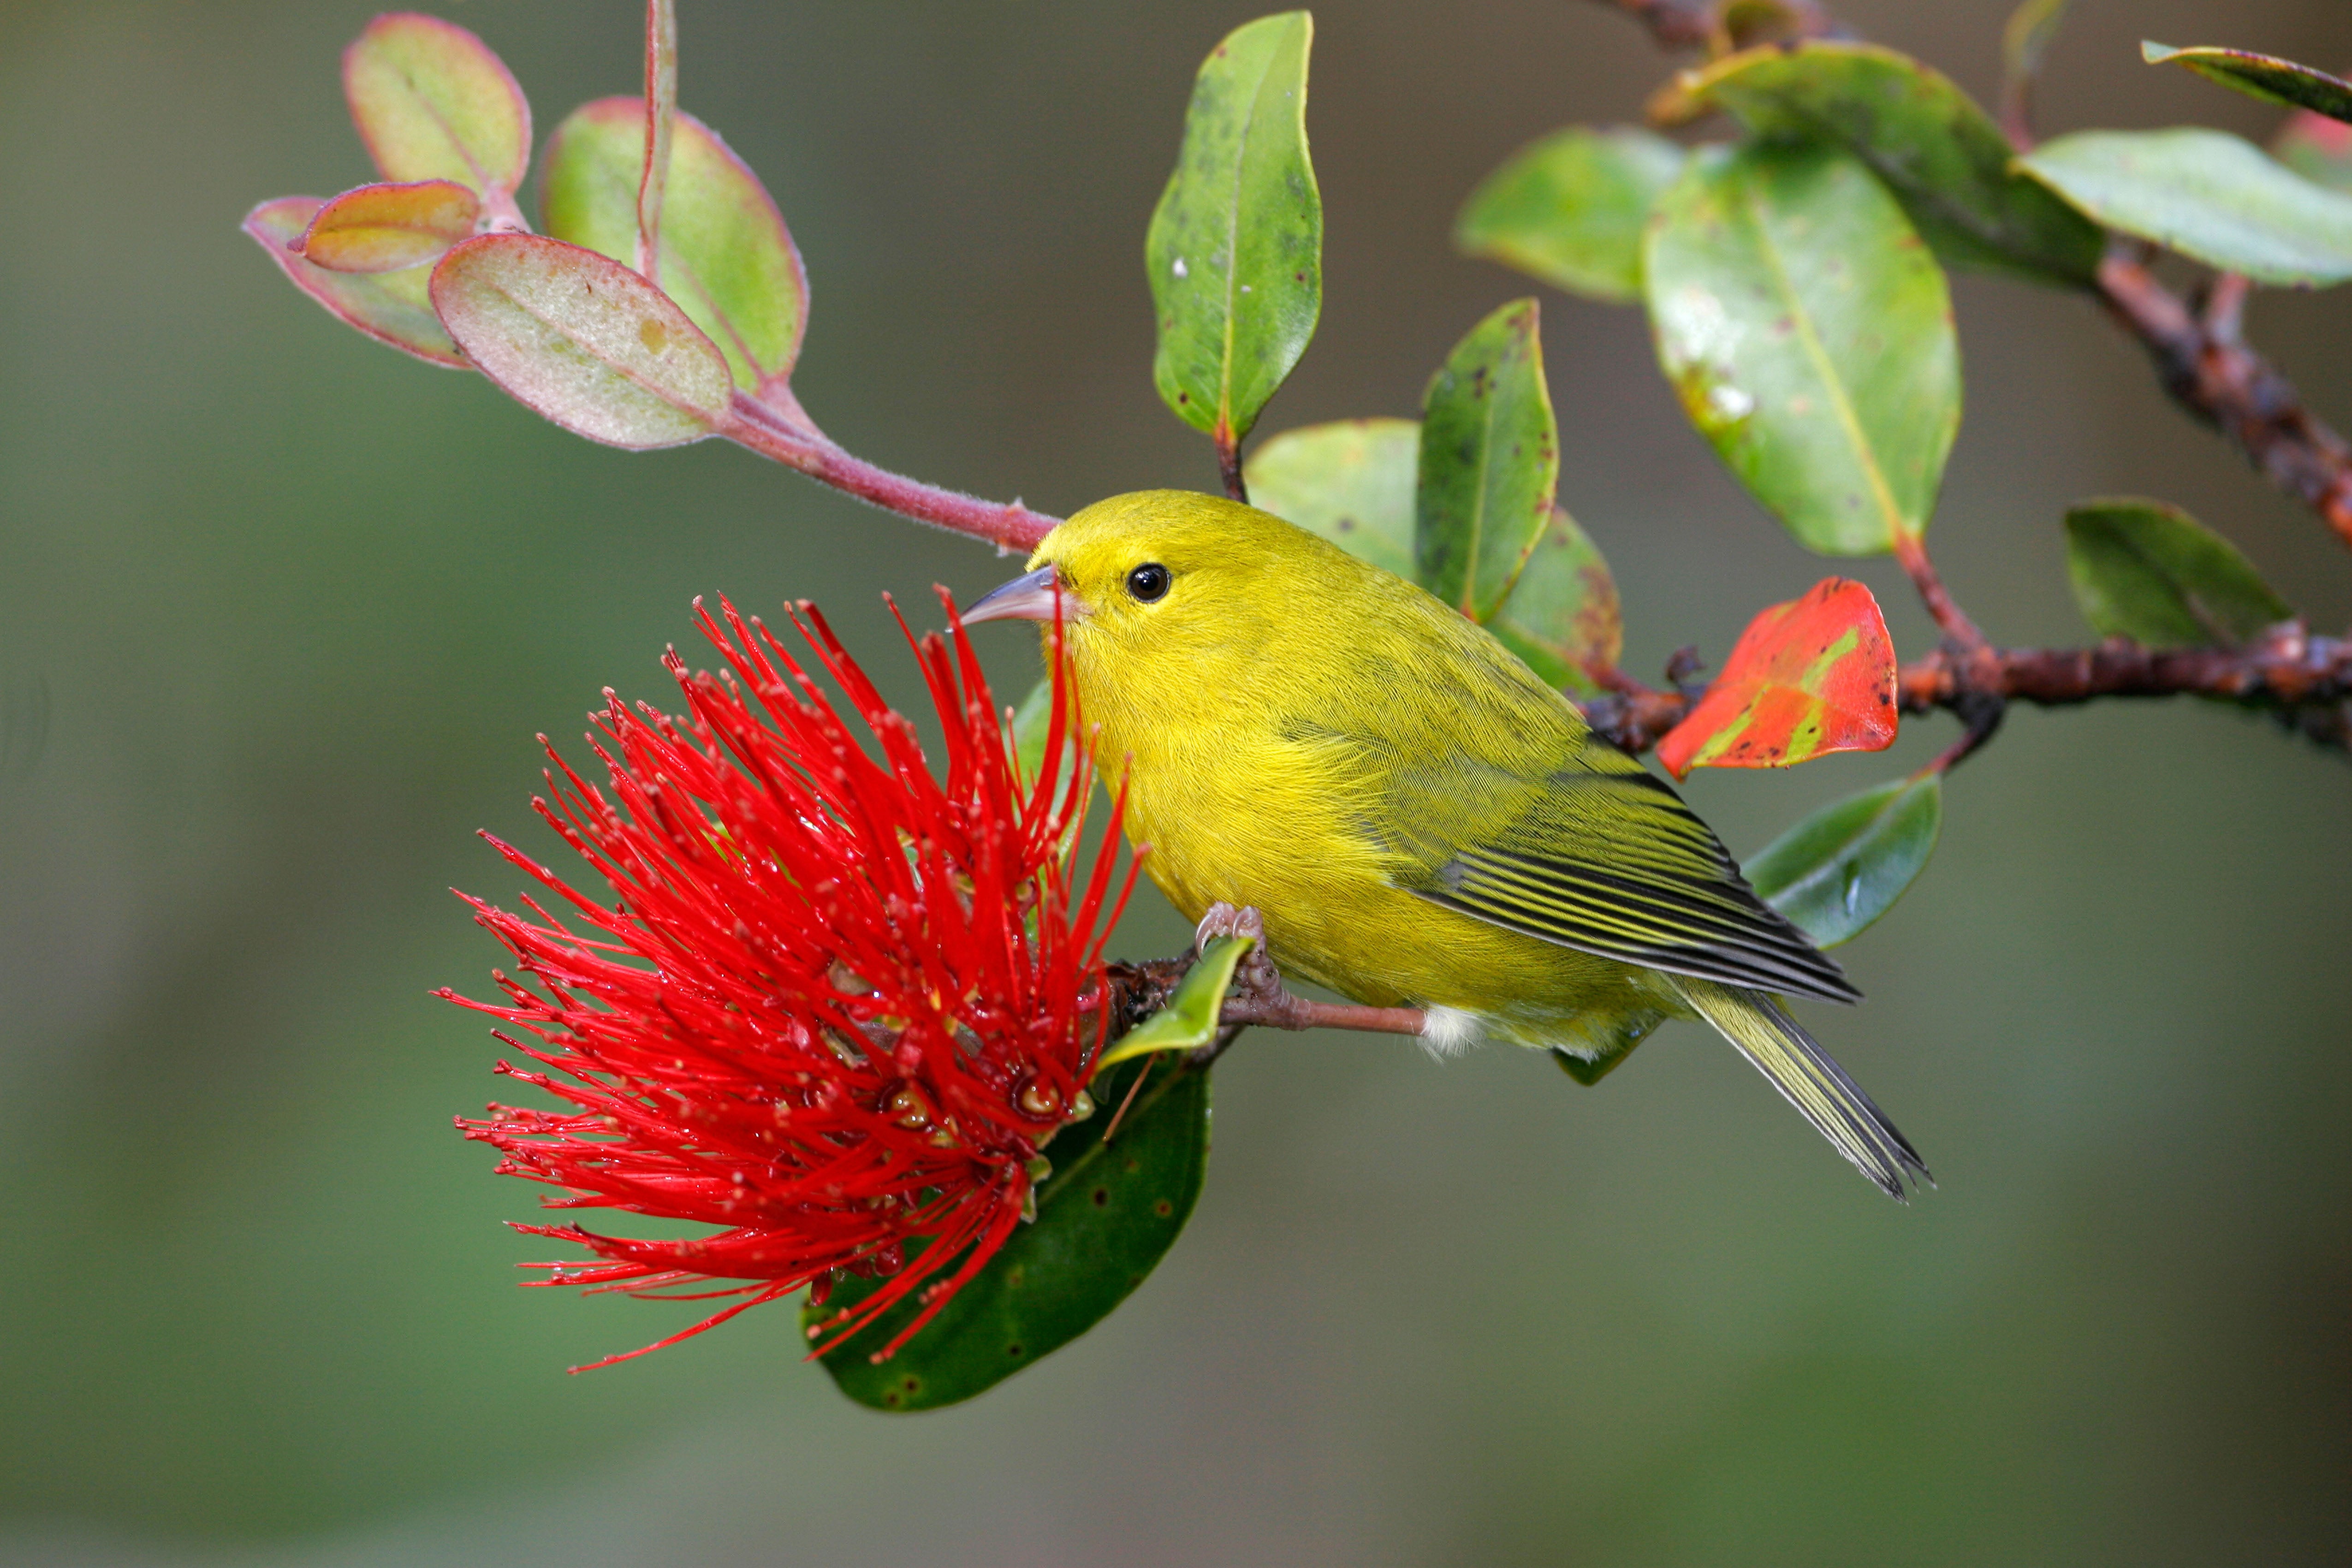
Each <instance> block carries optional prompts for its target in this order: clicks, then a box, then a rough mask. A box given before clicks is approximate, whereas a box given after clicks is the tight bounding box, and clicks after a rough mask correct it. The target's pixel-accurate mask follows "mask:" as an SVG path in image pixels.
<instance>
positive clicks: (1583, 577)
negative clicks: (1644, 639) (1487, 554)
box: [1486, 506, 1625, 697]
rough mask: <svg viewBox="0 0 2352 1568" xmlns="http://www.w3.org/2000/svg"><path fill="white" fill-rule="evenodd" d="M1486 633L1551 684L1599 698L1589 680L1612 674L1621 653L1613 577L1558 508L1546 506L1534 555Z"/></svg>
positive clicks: (1620, 621) (1619, 615) (1572, 521)
mask: <svg viewBox="0 0 2352 1568" xmlns="http://www.w3.org/2000/svg"><path fill="white" fill-rule="evenodd" d="M1486 629H1487V630H1488V631H1490V632H1493V633H1494V634H1495V636H1496V637H1497V638H1498V639H1500V641H1501V642H1502V644H1503V646H1504V647H1507V648H1509V649H1510V650H1511V651H1512V652H1513V653H1515V654H1517V655H1518V656H1519V657H1520V658H1523V659H1525V660H1527V663H1528V668H1530V669H1532V670H1534V671H1535V672H1536V673H1537V674H1538V675H1540V676H1542V677H1543V678H1544V679H1545V680H1546V681H1548V682H1549V683H1550V684H1551V685H1554V686H1558V687H1562V688H1564V689H1568V690H1570V691H1573V692H1575V693H1576V694H1577V695H1579V696H1580V697H1598V696H1599V695H1601V685H1600V682H1599V681H1598V680H1597V679H1595V677H1596V676H1598V675H1601V674H1602V673H1605V672H1607V671H1609V670H1612V669H1615V668H1617V658H1618V655H1619V654H1621V653H1622V652H1623V651H1624V644H1625V623H1624V617H1623V614H1622V610H1621V609H1620V607H1619V605H1618V603H1617V580H1616V579H1615V578H1614V577H1612V576H1611V575H1610V573H1609V563H1608V562H1606V561H1603V560H1602V559H1601V552H1600V551H1599V550H1597V549H1595V548H1594V547H1593V543H1592V541H1591V540H1590V539H1587V538H1586V537H1585V536H1584V530H1582V529H1580V528H1579V527H1577V526H1576V520H1575V519H1574V518H1572V517H1570V516H1569V515H1568V512H1567V511H1566V510H1564V509H1562V508H1560V507H1557V506H1556V507H1554V508H1552V509H1551V521H1550V522H1549V524H1547V525H1546V526H1545V528H1544V531H1543V537H1542V538H1540V539H1538V540H1537V541H1536V548H1535V553H1533V554H1532V555H1529V556H1528V563H1527V566H1526V567H1525V569H1523V570H1522V571H1521V572H1520V573H1519V580H1518V582H1517V583H1516V584H1513V585H1512V588H1511V596H1510V597H1509V598H1507V599H1506V600H1504V601H1503V607H1502V609H1500V610H1499V611H1497V612H1496V616H1495V618H1494V619H1493V620H1491V621H1489V622H1487V623H1486Z"/></svg>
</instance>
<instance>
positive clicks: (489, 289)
mask: <svg viewBox="0 0 2352 1568" xmlns="http://www.w3.org/2000/svg"><path fill="white" fill-rule="evenodd" d="M433 307H434V309H435V310H437V311H439V312H440V315H441V320H442V321H443V322H444V323H446V325H447V327H448V329H449V333H450V335H451V336H452V337H454V338H455V339H457V344H458V346H459V347H460V348H462V349H463V350H464V351H465V353H466V356H467V358H468V359H470V360H472V361H473V362H474V363H475V364H476V365H477V366H478V367H479V368H480V370H481V371H482V373H483V374H485V375H488V377H489V378H490V379H491V380H492V381H494V382H496V383H497V384H499V387H500V388H501V389H503V390H504V391H505V392H506V393H507V394H508V395H510V396H512V397H513V398H514V399H515V400H516V401H517V402H519V403H520V404H522V405H525V406H527V407H529V408H531V409H534V410H536V411H537V412H539V413H540V414H542V415H544V416H547V417H548V418H550V419H551V420H553V421H554V422H555V423H556V424H558V425H561V426H563V427H564V428H565V429H567V430H570V431H572V432H574V433H575V434H578V435H582V436H585V437H588V438H589V439H590V440H592V441H602V442H604V443H605V444H606V445H607V446H613V447H636V448H644V447H675V446H677V445H680V444H681V443H683V442H687V441H699V440H701V439H702V438H703V437H706V436H708V435H709V434H711V431H712V427H713V426H716V425H717V424H719V422H720V421H721V420H722V419H724V418H725V417H726V416H727V412H728V401H729V398H730V395H731V393H732V391H733V386H734V384H733V382H732V381H731V379H730V377H729V375H728V373H727V361H726V358H725V356H723V355H722V354H720V353H719V350H718V349H717V348H716V347H715V346H714V345H713V344H712V343H711V342H710V340H709V338H707V337H704V336H703V335H702V330H701V329H700V328H698V327H697V326H696V325H695V324H694V323H693V322H692V321H688V319H687V316H686V312H685V311H683V310H679V309H678V308H677V306H676V305H675V304H673V303H671V301H670V300H669V298H668V297H667V295H665V294H663V293H662V291H661V290H660V289H656V288H655V287H654V286H653V285H652V284H650V283H648V282H646V280H645V279H642V278H640V277H638V276H637V275H636V274H635V272H632V271H630V270H629V269H628V268H625V267H624V266H622V265H621V264H620V263H619V262H617V261H614V260H612V259H610V258H606V257H603V256H599V255H597V254H596V253H595V252H594V251H593V250H584V249H583V248H581V247H578V246H576V245H566V244H564V243H563V242H562V240H559V239H549V238H546V237H542V236H540V235H530V234H486V235H484V236H482V237H480V238H478V239H469V240H467V242H466V243H465V244H463V245H461V246H459V247H457V248H456V249H455V250H452V251H451V252H450V253H449V254H448V255H447V256H446V257H444V258H442V259H441V265H440V266H438V267H436V268H434V269H433Z"/></svg>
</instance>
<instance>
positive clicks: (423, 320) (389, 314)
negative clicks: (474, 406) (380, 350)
mask: <svg viewBox="0 0 2352 1568" xmlns="http://www.w3.org/2000/svg"><path fill="white" fill-rule="evenodd" d="M324 205H326V203H324V202H322V201H320V199H319V198H318V197H316V196H280V197H279V198H278V200H276V201H274V202H264V203H262V204H261V205H259V206H257V207H256V208H254V209H253V210H252V211H251V212H249V213H247V214H246V215H245V223H244V224H243V227H244V229H245V232H246V233H247V234H249V235H251V236H252V237H254V240H255V242H256V243H257V244H258V245H259V246H260V247H261V248H262V249H263V250H265V251H267V252H268V254H269V259H270V260H272V261H275V262H276V263H278V268H279V270H281V271H283V272H284V273H285V274H286V276H287V277H288V278H289V279H292V280H293V283H294V287H296V288H297V289H301V290H302V292H304V293H305V294H308V295H309V296H310V298H311V299H313V300H317V301H319V303H320V304H321V305H323V306H325V307H326V308H327V309H328V310H331V311H332V312H333V313H334V314H335V315H337V316H338V317H341V319H342V320H343V321H347V322H349V323H350V324H351V325H352V326H354V327H357V328H358V329H359V330H360V331H363V332H365V333H366V334H367V335H368V336H370V337H372V338H373V339H375V340H376V341H377V342H383V343H390V344H391V345H392V346H393V347H394V348H396V349H398V350H400V351H401V352H402V353H411V354H415V356H416V357H417V358H418V359H421V360H424V361H425V363H428V364H440V365H447V366H449V367H450V368H452V369H455V370H466V369H468V368H470V367H469V366H468V365H467V363H466V356H465V355H464V354H462V353H459V352H458V351H457V343H456V342H454V341H452V340H451V338H450V336H449V333H448V331H447V330H446V329H445V328H444V327H443V326H442V325H441V319H440V318H439V317H438V316H436V315H435V314H434V313H433V302H432V300H430V299H428V298H427V297H426V293H425V289H426V285H427V281H428V279H430V277H431V274H432V270H433V269H432V268H429V267H412V268H407V269H406V270H404V271H400V272H373V273H369V272H330V271H328V270H327V269H326V268H323V267H314V266H312V265H311V264H310V262H308V261H306V260H304V259H303V258H301V257H299V256H297V255H295V254H294V252H293V251H292V250H290V249H289V248H288V247H289V246H290V245H291V244H292V243H293V242H294V241H296V240H298V239H299V238H301V237H302V233H303V231H304V230H305V229H307V228H309V227H310V220H311V219H312V218H313V217H315V216H318V213H319V209H320V207H322V206H324Z"/></svg>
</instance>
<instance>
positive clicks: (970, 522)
mask: <svg viewBox="0 0 2352 1568" xmlns="http://www.w3.org/2000/svg"><path fill="white" fill-rule="evenodd" d="M793 412H794V413H795V414H798V415H799V417H798V418H797V419H794V418H791V417H788V416H786V415H784V414H783V413H781V412H779V411H778V410H777V409H775V408H773V407H772V406H770V405H768V404H766V403H762V402H761V401H760V400H759V399H757V398H753V397H750V396H747V395H744V394H742V393H740V392H739V393H737V394H736V395H735V401H734V405H733V407H732V409H731V410H730V418H729V420H728V421H727V423H726V424H725V425H724V426H721V427H720V429H719V434H720V435H722V436H724V437H727V438H728V439H729V440H730V441H733V442H735V443H736V444H737V445H739V446H742V447H750V448H751V450H752V451H754V452H757V453H759V454H760V455H761V457H763V458H773V459H774V460H775V461H777V462H779V463H782V464H783V465H785V466H786V467H787V468H798V469H799V470H800V471H801V472H802V473H804V474H806V475H807V476H808V477H809V478H811V479H816V480H818V481H820V482H822V483H824V484H828V485H831V486H832V487H833V488H834V489H837V490H845V491H847V492H848V493H849V494H851V495H854V496H856V498H857V499H858V500H863V501H868V502H871V503H872V504H873V505H875V506H878V507H880V508H881V509H882V510H885V511H895V512H897V513H898V515H899V516H900V517H904V518H911V519H912V520H913V521H917V522H928V523H929V524H930V525H931V526H933V527H934V528H944V529H947V530H949V531H950V532H955V533H963V534H969V535H971V536H972V537H973V538H976V539H983V540H986V541H987V542H989V543H991V544H993V545H995V546H996V547H997V549H998V550H1000V551H1002V552H1007V553H1012V554H1021V555H1025V554H1027V553H1028V552H1030V551H1032V550H1034V549H1035V548H1036V547H1037V542H1038V541H1039V540H1041V539H1043V538H1045V535H1046V534H1048V533H1050V532H1052V531H1054V528H1055V525H1056V524H1057V523H1059V522H1060V521H1061V519H1059V518H1057V517H1049V516H1047V515H1046V514H1045V513H1044V512H1038V511H1032V510H1029V509H1028V508H1027V507H1025V506H1024V505H1022V504H1021V503H1020V502H1019V501H1017V500H1016V501H1013V502H1012V503H1011V504H1010V505H1007V504H1004V503H1003V502H1000V501H991V500H981V499H980V498H979V497H977V496H968V495H964V494H962V493H961V491H957V490H950V489H940V487H939V486H937V485H927V484H925V483H923V482H922V481H921V480H919V479H908V478H907V477H906V476H905V475H904V474H894V473H892V472H890V470H889V469H887V468H877V467H876V466H875V465H873V464H872V463H869V462H867V461H866V459H865V458H860V457H856V456H855V455H853V454H852V453H850V452H848V451H846V450H845V449H843V447H840V446H839V445H838V444H837V443H835V441H834V440H833V438H832V437H829V436H827V435H825V434H824V432H823V431H821V430H819V429H818V428H817V427H816V426H815V423H814V421H812V420H810V419H809V418H808V416H807V415H806V414H805V413H804V412H802V411H801V410H800V409H799V407H798V405H793Z"/></svg>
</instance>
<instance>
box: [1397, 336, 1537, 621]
mask: <svg viewBox="0 0 2352 1568" xmlns="http://www.w3.org/2000/svg"><path fill="white" fill-rule="evenodd" d="M1538 316H1539V313H1538V310H1537V309H1536V302H1535V301H1534V300H1513V301H1512V302H1511V303H1510V304H1507V305H1506V306H1504V307H1503V308H1502V309H1501V310H1496V312H1495V313H1494V314H1493V315H1491V316H1489V317H1487V318H1486V320H1485V321H1481V322H1479V323H1478V324H1477V325H1476V326H1475V327H1473V328H1471V329H1470V332H1469V335H1468V336H1466V337H1465V338H1464V339H1463V340H1462V341H1461V342H1458V343H1456V344H1455V345H1454V352H1453V353H1451V354H1448V355H1447V356H1446V359H1445V363H1444V365H1442V366H1441V367H1439V369H1438V372H1437V374H1435V375H1433V376H1432V377H1431V378H1430V381H1429V390H1428V392H1427V393H1425V394H1424V395H1423V397H1422V424H1421V460H1420V468H1419V476H1418V479H1417V482H1416V484H1415V486H1414V490H1413V518H1414V530H1413V548H1414V553H1415V557H1416V560H1417V562H1418V563H1419V567H1420V574H1419V575H1420V579H1421V585H1422V586H1423V587H1424V588H1426V589H1428V590H1429V591H1430V592H1431V593H1433V594H1434V595H1437V596H1438V597H1439V598H1441V599H1443V600H1444V601H1445V602H1446V603H1447V604H1449V605H1453V606H1454V607H1455V608H1456V609H1458V610H1460V611H1461V612H1462V613H1463V614H1464V615H1465V616H1469V617H1470V618H1471V619H1472V620H1474V621H1477V622H1480V623H1481V624H1484V623H1485V622H1486V621H1488V620H1490V619H1492V618H1493V617H1494V614H1495V612H1496V610H1498V609H1500V608H1502V605H1503V601H1504V600H1505V599H1507V598H1508V597H1509V596H1510V593H1511V584H1514V583H1516V582H1517V581H1518V576H1519V570H1520V568H1521V567H1523V566H1525V565H1526V564H1527V560H1528V552H1530V551H1532V550H1533V549H1534V548H1535V544H1536V541H1537V539H1538V538H1539V537H1541V535H1542V533H1543V530H1544V525H1545V524H1546V523H1548V522H1549V521H1551V511H1552V501H1551V498H1552V492H1553V490H1554V489H1557V488H1558V486H1559V425H1558V424H1557V423H1556V422H1555V420H1554V419H1553V417H1552V411H1551V393H1550V391H1549V389H1548V388H1547V387H1546V386H1545V384H1544V368H1543V339H1542V334H1541V331H1539V320H1538Z"/></svg>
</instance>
